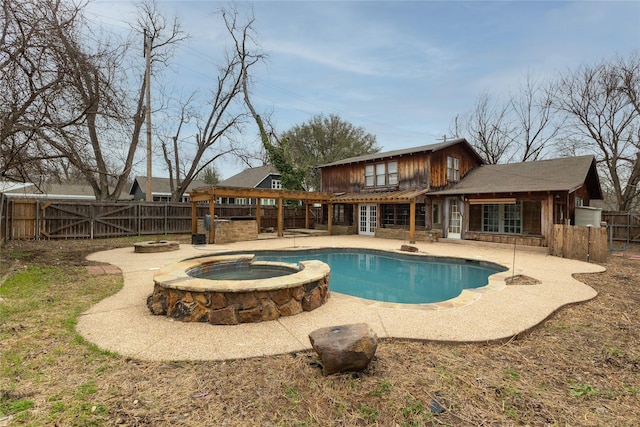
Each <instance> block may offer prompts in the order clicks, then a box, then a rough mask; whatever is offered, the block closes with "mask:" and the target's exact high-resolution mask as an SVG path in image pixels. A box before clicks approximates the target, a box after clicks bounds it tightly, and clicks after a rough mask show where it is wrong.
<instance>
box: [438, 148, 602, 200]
mask: <svg viewBox="0 0 640 427" xmlns="http://www.w3.org/2000/svg"><path fill="white" fill-rule="evenodd" d="M585 183H587V184H588V188H589V191H590V195H591V198H592V199H601V198H602V188H601V187H600V180H599V178H598V173H597V170H596V163H595V158H594V157H593V156H591V155H588V156H579V157H564V158H560V159H551V160H538V161H534V162H524V163H507V164H495V165H482V166H480V167H478V168H475V169H472V170H471V171H470V172H469V173H468V174H467V175H466V176H465V177H464V179H462V180H461V181H460V182H458V183H457V184H455V185H454V186H453V187H451V188H448V189H446V190H440V191H434V192H433V193H431V194H434V195H453V194H487V193H521V192H533V191H569V192H571V191H575V190H577V189H578V188H580V187H581V186H582V185H583V184H585Z"/></svg>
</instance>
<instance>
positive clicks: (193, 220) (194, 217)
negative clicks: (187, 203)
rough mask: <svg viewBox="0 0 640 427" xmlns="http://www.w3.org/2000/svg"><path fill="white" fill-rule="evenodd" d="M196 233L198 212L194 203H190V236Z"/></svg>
mask: <svg viewBox="0 0 640 427" xmlns="http://www.w3.org/2000/svg"><path fill="white" fill-rule="evenodd" d="M197 232H198V210H197V205H196V202H191V234H196V233H197Z"/></svg>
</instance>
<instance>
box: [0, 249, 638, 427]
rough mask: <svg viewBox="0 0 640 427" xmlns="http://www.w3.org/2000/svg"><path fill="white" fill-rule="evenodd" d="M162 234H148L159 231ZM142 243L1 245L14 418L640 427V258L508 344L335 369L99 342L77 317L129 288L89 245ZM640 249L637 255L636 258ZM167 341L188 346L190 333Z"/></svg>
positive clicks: (418, 350)
mask: <svg viewBox="0 0 640 427" xmlns="http://www.w3.org/2000/svg"><path fill="white" fill-rule="evenodd" d="M147 239H148V238H147ZM132 243H133V240H131V239H112V240H95V241H39V242H11V243H10V244H8V245H5V246H4V247H3V248H2V253H1V255H2V263H1V264H0V265H1V267H2V270H1V275H2V276H3V281H4V283H3V284H2V285H1V286H0V297H1V298H3V301H2V302H0V340H1V343H2V344H1V346H2V347H1V352H2V354H1V356H0V426H2V425H60V426H68V425H96V426H99V425H127V426H164V425H174V426H218V425H228V426H248V425H252V426H253V425H255V426H363V425H380V426H411V425H414V426H423V425H438V426H439V425H450V426H510V425H531V426H546V425H558V426H635V425H638V420H640V316H639V313H638V310H639V307H640V261H635V260H630V259H628V258H627V257H625V258H621V257H610V258H609V260H608V262H607V264H606V267H607V271H606V272H605V273H598V274H591V275H580V276H579V277H578V279H579V280H581V281H583V282H585V283H587V284H589V285H590V286H592V287H593V288H595V289H596V290H597V291H598V293H599V294H598V296H597V297H596V298H595V299H593V300H591V301H588V302H586V303H582V304H577V305H573V306H570V307H565V308H563V309H561V310H559V311H558V312H557V313H555V314H554V315H553V316H551V317H550V318H549V319H547V320H546V321H545V322H543V323H542V324H541V325H540V326H539V327H537V328H536V329H534V330H532V331H530V332H528V333H526V334H523V335H521V336H516V337H513V338H512V339H511V340H510V341H508V342H491V343H480V344H477V343H476V344H450V343H437V342H407V341H399V340H384V341H382V342H381V343H380V344H379V346H378V350H377V352H376V359H375V360H374V362H372V364H371V366H370V368H369V369H368V371H366V372H362V373H358V374H340V375H333V376H328V377H325V376H323V375H322V371H321V369H320V367H319V365H318V363H317V362H318V360H317V358H316V355H315V353H313V352H301V353H296V354H285V355H281V356H276V357H261V358H254V359H248V360H230V361H225V362H163V363H160V362H147V361H143V360H133V359H129V358H124V357H121V356H119V355H117V354H112V353H108V352H104V351H102V350H100V349H99V348H98V347H96V346H94V345H91V344H88V343H86V342H84V340H83V339H82V338H81V337H79V336H78V335H77V334H76V333H75V331H74V329H73V327H74V325H75V320H74V319H75V317H76V316H77V314H78V313H80V312H82V311H83V310H85V309H86V308H87V307H88V306H89V305H90V304H92V303H93V302H95V301H97V300H99V299H101V298H104V297H105V296H106V295H108V294H110V293H113V292H116V291H117V290H118V289H119V288H120V286H121V285H122V281H121V277H119V276H114V275H110V276H109V275H107V276H90V275H89V274H88V273H87V272H86V269H85V268H83V267H82V266H85V265H88V264H89V262H88V261H86V259H85V258H84V257H85V256H86V255H87V254H88V253H91V252H94V251H97V250H102V249H106V248H113V247H116V246H122V245H131V244H132ZM627 255H629V252H627ZM167 345H178V346H188V345H189V343H188V342H182V341H181V340H180V337H167Z"/></svg>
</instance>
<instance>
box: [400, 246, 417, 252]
mask: <svg viewBox="0 0 640 427" xmlns="http://www.w3.org/2000/svg"><path fill="white" fill-rule="evenodd" d="M400 250H401V251H404V252H418V248H416V247H415V246H411V245H402V246H400Z"/></svg>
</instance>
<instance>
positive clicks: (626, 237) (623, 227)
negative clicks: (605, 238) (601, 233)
mask: <svg viewBox="0 0 640 427" xmlns="http://www.w3.org/2000/svg"><path fill="white" fill-rule="evenodd" d="M602 220H603V221H605V222H606V223H607V227H609V233H610V237H611V239H612V240H616V241H624V242H627V243H630V242H635V243H640V213H638V212H615V211H604V212H602Z"/></svg>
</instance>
